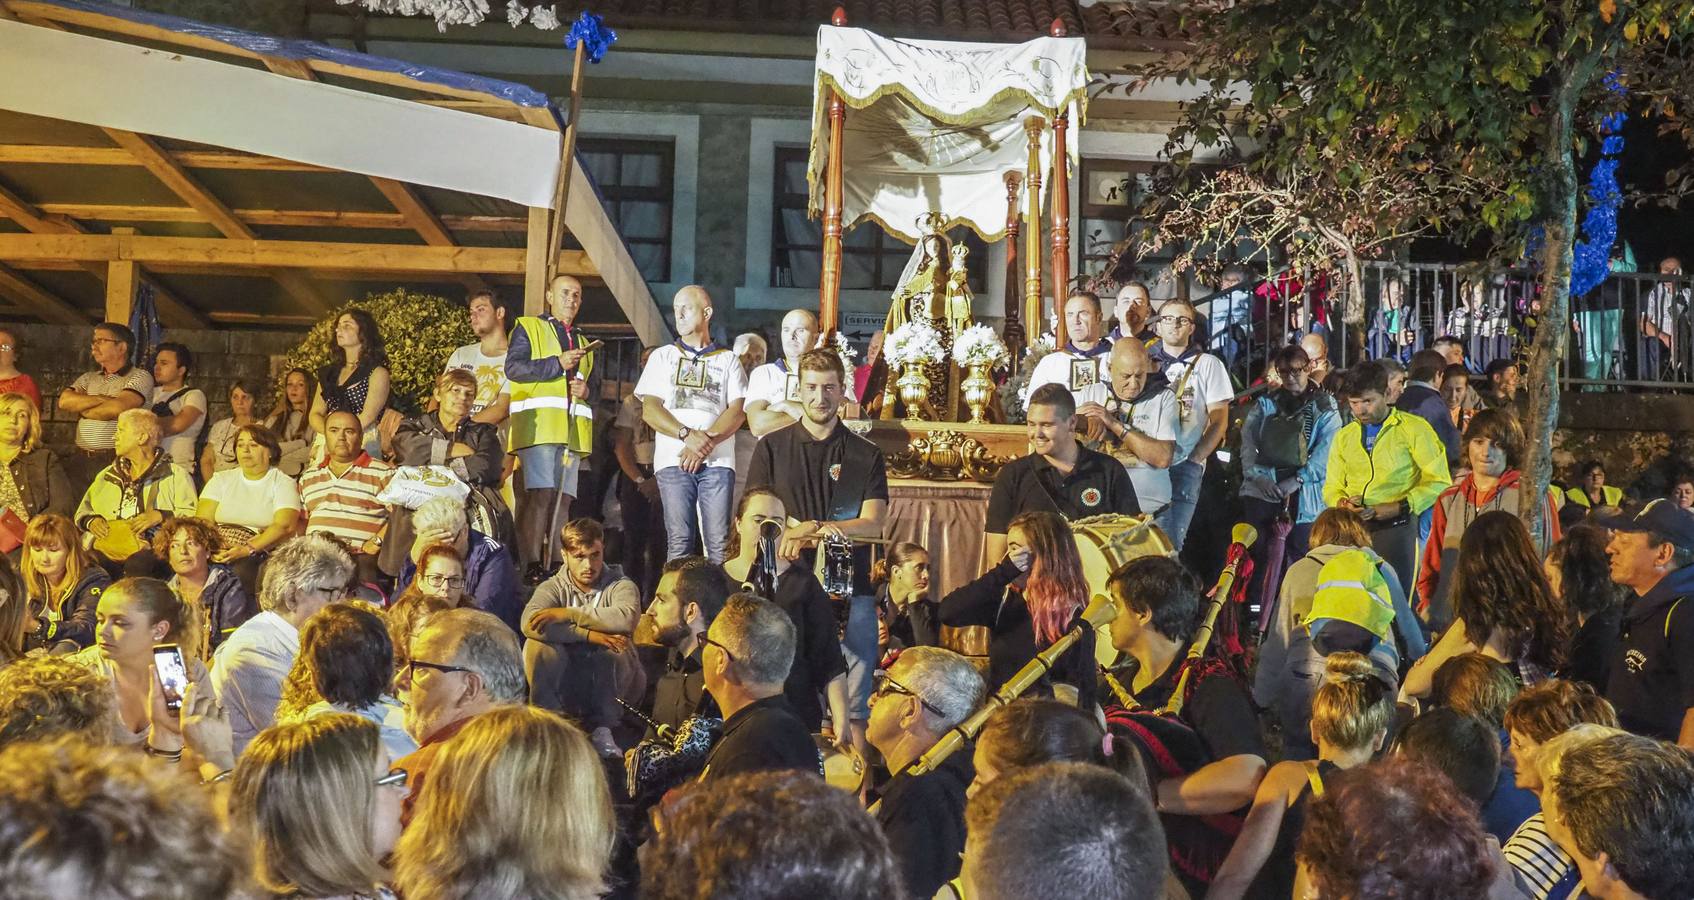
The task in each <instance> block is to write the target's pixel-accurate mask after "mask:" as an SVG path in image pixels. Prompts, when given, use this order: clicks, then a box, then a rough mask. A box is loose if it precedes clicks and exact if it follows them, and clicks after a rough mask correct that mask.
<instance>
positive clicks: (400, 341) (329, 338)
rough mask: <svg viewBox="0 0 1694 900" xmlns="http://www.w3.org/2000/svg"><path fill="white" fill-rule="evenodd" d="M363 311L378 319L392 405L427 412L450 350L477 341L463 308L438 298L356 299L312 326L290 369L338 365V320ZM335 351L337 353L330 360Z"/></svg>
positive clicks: (408, 294)
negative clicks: (385, 357)
mask: <svg viewBox="0 0 1694 900" xmlns="http://www.w3.org/2000/svg"><path fill="white" fill-rule="evenodd" d="M354 308H358V309H363V310H365V311H367V312H369V313H370V314H371V315H372V316H373V317H375V319H376V324H377V329H378V330H379V331H380V332H381V333H382V343H383V347H384V349H386V350H387V351H388V374H389V378H390V380H391V382H392V384H393V387H392V388H391V390H390V396H389V401H388V405H389V406H392V407H394V408H395V409H398V410H400V411H401V412H403V413H406V414H408V415H410V414H413V413H417V412H419V411H421V410H422V409H423V404H424V403H425V402H426V401H427V400H428V399H429V397H430V395H431V394H432V393H433V392H434V390H435V377H436V376H437V375H439V374H441V369H442V367H443V366H444V365H446V363H447V357H448V356H449V355H451V354H452V352H453V351H454V350H455V349H457V348H459V347H462V346H464V345H466V344H471V343H475V342H476V334H475V333H474V332H472V331H471V323H470V319H469V317H468V316H467V315H466V313H465V308H464V307H463V306H462V305H460V304H458V303H454V302H453V301H451V300H448V299H447V298H445V297H438V296H435V295H434V294H419V293H414V292H412V291H408V290H405V289H396V290H392V291H388V292H386V293H381V294H371V295H370V296H368V297H366V298H365V299H363V300H355V301H353V302H351V303H348V304H346V305H344V306H341V307H340V308H338V309H336V310H335V311H334V312H333V313H331V314H330V315H328V316H326V317H325V318H324V319H323V320H321V321H319V322H318V324H316V325H314V326H312V330H311V331H310V332H307V334H306V337H305V339H304V340H302V341H301V342H300V344H299V345H298V346H296V347H295V348H294V350H293V352H291V353H289V354H288V362H287V368H285V369H284V372H283V374H284V375H286V373H287V369H291V368H294V367H299V368H302V369H306V370H308V371H310V372H312V373H313V374H314V375H316V374H317V372H318V370H319V369H322V368H323V367H324V366H327V365H329V364H330V363H331V362H332V361H339V359H340V357H339V355H338V354H339V351H338V350H337V349H336V347H335V320H336V319H338V318H340V317H341V314H342V313H343V312H345V311H347V310H349V309H354ZM332 353H334V354H337V355H335V356H333V357H332Z"/></svg>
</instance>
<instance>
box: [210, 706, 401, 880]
mask: <svg viewBox="0 0 1694 900" xmlns="http://www.w3.org/2000/svg"><path fill="white" fill-rule="evenodd" d="M391 766H392V760H391V759H390V758H389V755H388V751H387V750H385V749H384V748H383V744H382V741H381V739H380V738H379V737H378V734H377V726H376V725H375V723H372V722H369V721H366V720H365V719H362V718H360V717H358V716H355V715H351V714H347V713H329V714H326V715H322V716H315V717H313V718H310V719H307V720H305V721H301V722H292V723H288V724H284V725H273V726H271V727H270V728H267V729H265V730H264V731H261V732H259V735H258V736H257V737H255V738H254V739H253V742H252V743H251V744H248V745H247V750H246V752H245V753H243V754H242V755H241V761H240V762H239V763H237V764H236V767H235V773H234V775H233V777H232V779H231V784H232V788H231V791H230V797H229V809H230V819H231V823H232V825H233V827H234V829H235V830H236V831H237V832H238V833H240V834H241V835H242V836H243V837H244V838H245V839H246V843H247V846H248V848H249V850H250V852H251V857H252V870H251V878H252V882H253V885H254V886H255V887H256V888H257V889H258V890H259V891H260V892H261V895H262V896H268V897H314V898H328V897H336V898H357V900H366V898H392V897H393V896H394V893H393V892H392V891H390V890H388V888H387V887H386V886H385V884H384V883H385V882H386V881H388V872H387V871H386V870H385V869H384V868H383V865H382V859H383V857H385V856H387V855H388V854H389V852H390V851H392V850H393V849H394V844H395V841H397V840H398V839H399V837H400V805H401V801H403V800H404V799H405V798H406V773H405V772H403V771H400V770H398V769H391V768H390V767H391ZM420 896H421V895H420Z"/></svg>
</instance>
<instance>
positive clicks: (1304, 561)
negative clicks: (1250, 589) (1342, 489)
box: [1253, 507, 1428, 759]
mask: <svg viewBox="0 0 1694 900" xmlns="http://www.w3.org/2000/svg"><path fill="white" fill-rule="evenodd" d="M1311 545H1312V549H1311V550H1310V551H1308V552H1307V553H1306V555H1305V556H1304V557H1302V558H1301V559H1299V560H1297V561H1296V562H1295V563H1294V564H1293V565H1292V566H1289V567H1288V573H1287V574H1285V575H1284V576H1283V577H1282V588H1281V590H1279V591H1278V592H1277V601H1276V608H1275V609H1273V610H1272V611H1271V616H1270V627H1269V628H1268V629H1267V630H1266V632H1265V636H1264V640H1263V641H1262V642H1261V643H1260V645H1259V665H1258V671H1257V672H1255V673H1254V676H1253V702H1255V703H1257V704H1258V705H1260V706H1263V707H1270V708H1275V709H1277V710H1278V714H1279V716H1280V718H1281V719H1282V734H1283V740H1284V742H1285V744H1284V747H1283V755H1284V758H1286V759H1311V758H1313V756H1314V755H1315V754H1316V753H1317V746H1316V745H1315V744H1312V743H1311V742H1310V739H1309V737H1308V729H1307V727H1306V716H1307V714H1308V713H1309V711H1310V709H1311V701H1312V696H1313V694H1314V693H1315V692H1316V691H1317V689H1318V686H1319V685H1320V684H1321V683H1322V679H1323V673H1324V663H1323V655H1322V654H1320V653H1319V652H1318V651H1317V649H1316V648H1314V647H1313V646H1312V639H1311V633H1310V632H1309V631H1307V630H1306V628H1305V627H1304V623H1305V622H1306V620H1307V618H1309V617H1310V615H1311V612H1312V604H1313V601H1314V600H1316V598H1317V593H1318V584H1319V578H1318V573H1319V572H1321V571H1323V567H1324V565H1325V564H1326V563H1328V562H1330V561H1332V560H1334V559H1335V558H1336V557H1339V556H1341V555H1342V554H1344V553H1348V552H1352V551H1361V552H1363V553H1364V554H1366V559H1367V560H1368V561H1369V562H1370V564H1371V565H1374V567H1375V569H1376V573H1377V574H1378V575H1380V576H1381V577H1382V580H1383V582H1385V585H1384V587H1385V588H1386V590H1387V592H1388V595H1389V599H1390V602H1391V603H1392V605H1393V607H1394V625H1393V628H1394V632H1395V634H1396V636H1397V637H1398V639H1399V640H1398V644H1399V647H1398V650H1399V652H1398V656H1399V659H1401V660H1412V659H1417V658H1418V657H1420V656H1422V655H1423V654H1424V651H1425V650H1426V649H1427V648H1428V643H1427V641H1425V640H1424V636H1423V631H1422V630H1421V629H1420V628H1419V626H1418V623H1417V617H1416V616H1415V615H1414V614H1413V613H1412V610H1411V606H1410V604H1408V603H1407V602H1406V595H1405V592H1404V591H1403V590H1401V588H1400V579H1399V576H1398V575H1397V573H1395V571H1394V567H1393V566H1392V565H1390V564H1389V563H1388V562H1387V561H1386V560H1384V559H1383V558H1382V556H1381V555H1380V554H1378V553H1377V552H1376V551H1375V550H1373V549H1372V548H1371V539H1370V532H1369V531H1367V530H1366V529H1365V522H1364V520H1363V519H1361V518H1359V514H1358V513H1356V512H1354V511H1352V510H1350V509H1344V508H1342V507H1332V508H1330V509H1326V510H1324V511H1323V512H1322V513H1319V514H1318V517H1317V520H1316V521H1314V522H1313V523H1312V535H1311Z"/></svg>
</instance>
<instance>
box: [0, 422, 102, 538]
mask: <svg viewBox="0 0 1694 900" xmlns="http://www.w3.org/2000/svg"><path fill="white" fill-rule="evenodd" d="M74 491H75V489H74V488H72V487H71V480H70V477H69V476H68V475H66V474H65V467H64V466H63V465H61V464H60V463H59V457H57V456H55V455H54V454H53V451H51V450H49V449H47V448H46V447H44V446H42V445H41V411H40V410H38V409H37V408H36V406H35V403H33V402H32V401H31V400H30V399H29V397H27V396H25V395H23V394H18V393H11V394H0V508H4V509H6V510H10V511H11V512H12V514H13V515H15V516H17V517H18V521H19V522H28V521H29V520H30V519H32V518H34V517H36V516H38V515H40V514H42V513H44V512H53V513H58V514H60V515H63V516H68V515H70V514H71V513H73V512H75V511H76V504H77V501H78V500H80V499H82V498H80V497H78V496H77V495H76V494H75V492H74ZM12 560H13V561H14V562H16V561H17V554H16V553H15V552H14V553H13V554H12Z"/></svg>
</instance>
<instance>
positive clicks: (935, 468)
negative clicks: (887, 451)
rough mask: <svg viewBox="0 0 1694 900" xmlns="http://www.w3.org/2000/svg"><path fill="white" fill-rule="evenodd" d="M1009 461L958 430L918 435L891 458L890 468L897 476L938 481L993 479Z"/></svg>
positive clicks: (987, 480)
mask: <svg viewBox="0 0 1694 900" xmlns="http://www.w3.org/2000/svg"><path fill="white" fill-rule="evenodd" d="M1005 464H1006V460H1005V459H1003V458H1001V457H998V456H995V455H994V454H993V453H990V452H989V451H988V448H987V447H985V446H983V445H982V443H981V442H980V441H978V440H977V439H976V438H974V437H971V436H969V435H965V434H960V433H959V432H957V431H931V432H928V433H926V434H919V435H916V436H914V437H913V438H912V439H911V441H909V442H908V443H907V444H906V448H905V449H904V450H901V451H900V452H899V453H896V454H894V455H892V456H890V457H888V470H889V472H890V473H891V474H893V475H894V476H895V477H896V478H926V479H930V480H934V481H965V480H970V481H984V482H991V481H993V480H994V476H995V475H996V474H997V473H998V472H999V471H1000V467H1001V466H1003V465H1005Z"/></svg>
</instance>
